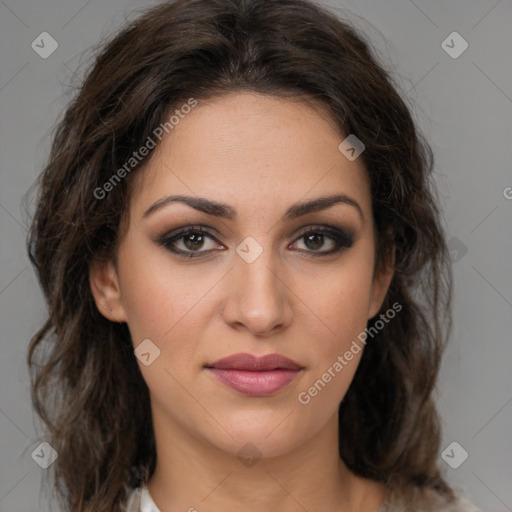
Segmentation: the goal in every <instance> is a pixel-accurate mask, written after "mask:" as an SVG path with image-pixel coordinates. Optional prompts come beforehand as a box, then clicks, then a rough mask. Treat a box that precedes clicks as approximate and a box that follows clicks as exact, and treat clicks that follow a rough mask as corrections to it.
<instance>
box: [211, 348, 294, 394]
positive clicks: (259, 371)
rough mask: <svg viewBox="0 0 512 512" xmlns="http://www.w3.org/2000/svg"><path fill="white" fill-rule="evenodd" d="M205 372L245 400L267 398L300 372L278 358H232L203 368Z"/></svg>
mask: <svg viewBox="0 0 512 512" xmlns="http://www.w3.org/2000/svg"><path fill="white" fill-rule="evenodd" d="M205 369H206V370H208V371H209V372H210V373H211V374H212V375H214V376H215V377H216V378H217V379H219V380H220V381H221V382H222V383H223V384H225V385H227V386H228V387H230V388H232V389H234V390H236V391H239V392H241V393H243V394H245V395H249V396H268V395H271V394H273V393H276V392H277V391H279V390H280V389H282V388H283V387H284V386H286V385H287V384H289V383H290V382H291V381H292V380H294V379H295V378H296V377H297V375H298V374H299V372H301V370H303V369H304V368H303V367H302V366H301V365H299V364H298V363H296V362H295V361H293V360H291V359H289V358H287V357H284V356H281V355H279V354H268V355H266V356H263V357H256V356H253V355H252V354H233V355H231V356H228V357H225V358H223V359H219V360H218V361H215V362H214V363H211V364H208V365H205Z"/></svg>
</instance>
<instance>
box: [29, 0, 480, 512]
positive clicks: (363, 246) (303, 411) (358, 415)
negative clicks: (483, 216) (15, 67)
mask: <svg viewBox="0 0 512 512" xmlns="http://www.w3.org/2000/svg"><path fill="white" fill-rule="evenodd" d="M432 161H433V159H432V154H431V150H430V148H429V146H428V144H427V143H426V142H425V141H424V140H423V139H422V137H421V135H420V134H419V133H418V132H417V129H416V127H415V125H414V123H413V120H412V117H411V114H410V112H409V110H408V108H407V106H406V105H405V103H404V101H403V100H402V99H401V98H400V96H399V94H398V93H397V91H396V88H395V87H394V86H393V84H392V81H391V79H390V77H389V76H388V75H387V74H386V72H385V71H384V70H383V68H382V67H381V66H380V65H379V63H378V62H377V60H376V58H375V57H374V56H373V53H372V51H371V50H370V48H369V46H368V44H367V43H366V42H365V41H364V39H363V36H361V35H360V34H358V33H357V32H356V31H355V30H354V29H353V28H351V26H350V25H349V24H347V23H346V22H342V21H340V20H338V19H337V18H336V17H334V16H333V15H331V14H330V13H328V12H327V11H326V10H323V9H321V8H319V7H318V6H316V5H315V4H312V3H309V2H307V1H305V0H285V1H281V0H279V1H278V0H271V1H268V0H266V1H259V0H256V1H254V0H251V1H246V0H214V1H212V0H177V1H174V2H166V3H163V4H161V5H159V6H157V7H154V8H152V9H151V10H149V11H148V12H147V13H145V14H144V15H143V16H141V17H140V18H139V19H137V20H135V21H134V22H132V23H131V24H130V25H129V26H127V27H125V28H123V29H122V31H121V32H120V33H119V34H118V35H117V36H116V37H115V38H114V39H113V40H112V41H111V42H109V43H108V44H107V45H106V46H105V47H104V48H103V49H102V51H101V52H100V53H99V55H98V57H97V59H96V61H95V63H94V65H93V67H92V69H91V71H90V72H89V73H88V75H87V77H86V79H85V81H84V83H83V85H82V87H81V88H80V90H79V92H78V94H77V96H76V98H75V100H74V101H73V102H72V104H71V105H70V106H69V107H68V109H67V111H66V113H65V116H64V118H63V119H62V121H61V122H60V124H59V126H58V129H57V131H56V134H55V137H54V142H53V146H52V151H51V155H50V158H49V162H48V164H47V166H46V168H45V169H44V172H43V174H42V175H41V178H40V188H39V197H38V207H37V211H36V214H35V217H34V221H33V225H32V228H31V232H30V236H29V240H28V250H29V254H30V258H31V261H32V262H33V264H34V266H35V268H36V270H37V273H38V277H39V280H40V282H41V286H42V289H43V291H44V294H45V297H46V300H47V302H48V306H49V316H48V319H47V321H46V322H45V324H44V325H43V327H42V328H41V329H40V330H39V331H38V332H37V333H36V334H35V336H34V337H33V339H32V340H31V344H30V348H29V353H28V364H29V367H30V369H31V375H32V394H33V401H34V406H35V408H36V411H37V412H38V414H39V415H40V416H41V417H42V419H43V420H44V422H45V424H46V426H47V432H46V433H45V436H44V437H43V439H44V440H46V441H48V442H49V443H50V444H51V445H52V447H53V448H54V449H55V450H56V452H57V453H58V458H57V459H56V461H55V462H54V464H53V465H52V466H51V467H52V469H53V470H54V476H55V481H56V489H57V491H58V494H59V495H60V496H62V498H63V503H64V506H65V509H66V510H72V511H93V510H94V511H113V510H129V511H139V510H140V511H142V512H148V511H158V510H160V511H161V512H168V511H173V510H189V511H193V510H198V511H201V510H210V511H219V510H223V511H225V510H234V509H235V507H236V509H237V510H238V509H239V508H240V506H243V508H244V509H245V510H249V511H254V512H256V511H267V510H279V511H281V512H288V511H295V510H309V511H313V510H324V511H326V510H329V511H331V510H332V511H335V510H336V511H344V512H348V511H356V510H357V511H366V512H374V511H377V510H378V511H379V512H382V511H384V510H388V511H395V510H396V511H397V510H405V509H407V510H421V511H424V510H425V511H426V510H436V511H440V510H441V511H445V510H446V511H448V510H450V511H473V510H476V508H475V507H474V506H473V505H472V504H471V503H470V502H469V501H468V499H467V498H466V497H465V496H464V495H463V492H462V490H460V489H452V488H451V487H450V485H449V484H448V483H447V482H446V481H445V479H444V478H443V476H442V474H441V471H440V468H439V467H438V460H439V452H440V428H439V420H438V416H437V413H436V409H435V403H434V400H433V397H432V390H433V388H434V385H435V382H436V377H437V374H438V369H439V364H440V360H441V355H442V352H443V349H444V346H445V343H446V341H447V339H448V335H449V332H450V326H451V323H450V321H451V319H450V304H451V286H452V280H451V279H452V277H451V270H450V261H449V258H448V252H447V249H446V243H445V237H444V233H443V230H442V227H441V223H440V214H439V211H438V206H437V202H436V197H435V189H434V186H433V183H432V180H431V171H432ZM45 349H46V350H45ZM38 355H39V357H38Z"/></svg>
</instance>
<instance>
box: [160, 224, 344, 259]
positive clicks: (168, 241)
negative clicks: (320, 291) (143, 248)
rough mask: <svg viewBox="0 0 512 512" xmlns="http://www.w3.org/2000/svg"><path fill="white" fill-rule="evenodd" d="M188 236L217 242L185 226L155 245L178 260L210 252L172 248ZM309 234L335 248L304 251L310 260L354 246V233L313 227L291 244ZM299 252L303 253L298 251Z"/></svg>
mask: <svg viewBox="0 0 512 512" xmlns="http://www.w3.org/2000/svg"><path fill="white" fill-rule="evenodd" d="M190 234H199V235H206V236H207V237H208V238H211V239H213V240H214V241H215V242H217V243H220V242H218V240H217V239H216V238H215V237H214V236H213V235H212V234H211V233H210V232H208V231H207V230H204V229H203V227H202V226H187V227H186V228H183V229H180V230H179V231H178V232H174V233H169V234H166V235H164V236H162V237H160V238H159V239H158V240H157V243H158V244H159V245H161V246H163V247H165V248H166V249H167V250H168V251H170V252H171V253H173V254H176V255H177V256H178V257H180V258H186V259H190V258H197V257H202V256H201V255H202V254H203V255H204V254H205V253H206V254H208V253H210V252H212V251H210V250H208V251H199V250H198V251H182V250H181V249H175V248H172V245H173V244H174V243H175V242H176V241H178V240H180V239H182V238H184V237H185V235H190ZM310 234H316V235H318V234H320V235H327V236H328V237H329V238H331V239H332V240H333V241H334V243H335V247H334V248H333V249H331V250H330V251H327V252H325V251H324V252H318V251H313V250H309V251H305V252H307V253H310V255H309V256H308V257H311V258H318V257H322V256H330V255H332V254H335V253H338V252H341V250H342V249H349V248H350V247H352V245H353V244H354V233H353V232H351V231H350V232H344V231H341V230H339V229H337V228H334V227H328V226H313V227H309V228H308V229H305V230H303V231H302V232H301V233H300V234H299V235H298V236H297V237H296V238H295V240H294V241H293V242H292V244H295V243H296V242H297V241H299V240H300V239H301V238H304V237H306V236H307V235H310ZM300 251H303V250H302V249H300Z"/></svg>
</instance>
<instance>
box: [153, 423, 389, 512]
mask: <svg viewBox="0 0 512 512" xmlns="http://www.w3.org/2000/svg"><path fill="white" fill-rule="evenodd" d="M162 419H163V417H162V416H160V415H159V414H154V422H153V424H154V429H155V440H156V446H157V454H158V457H157V464H156V468H155V471H154V473H153V475H152V477H151V478H150V480H149V482H148V490H149V492H150V494H151V496H152V498H153V500H154V501H155V504H156V505H157V507H158V508H159V509H160V511H161V512H171V511H175V510H190V511H191V512H193V511H194V510H197V511H198V512H201V510H205V509H208V511H211V512H221V511H222V512H226V511H230V510H233V511H235V510H237V511H238V510H240V508H241V507H242V508H243V509H244V510H245V511H247V512H261V511H263V510H265V511H266V510H279V511H280V512H296V511H297V510H300V509H303V510H320V509H321V510H323V511H325V512H329V511H333V512H334V511H336V512H351V511H355V510H357V511H359V512H375V510H377V508H378V507H379V505H380V504H381V503H382V502H383V501H384V500H385V498H386V495H387V492H386V489H385V487H384V486H383V485H382V484H380V483H377V482H375V481H372V480H368V479H364V478H361V477H358V476H356V475H355V474H354V473H352V472H351V471H350V470H349V469H348V468H347V466H346V465H345V464H344V462H343V461H342V460H341V458H340V457H339V455H338V449H337V447H338V421H337V420H338V418H337V415H336V416H333V417H332V418H331V420H329V421H328V422H327V423H326V424H325V426H324V427H323V428H322V429H321V430H320V431H318V432H317V434H316V435H315V436H313V437H312V438H311V439H309V440H308V441H307V442H305V443H303V444H302V445H300V446H298V447H296V448H295V449H294V450H292V451H290V452H287V453H286V454H283V455H279V456H275V457H270V458H266V457H264V458H258V456H257V454H256V453H254V456H252V454H251V450H254V448H253V449H251V448H249V446H250V445H248V446H247V448H246V452H247V454H248V457H246V458H243V457H237V456H234V455H233V454H231V453H227V452H225V451H223V450H220V449H219V448H217V447H215V446H213V445H212V444H211V443H209V442H208V441H207V440H201V439H197V438H192V437H191V436H190V434H188V433H187V432H186V431H185V430H183V429H179V428H169V421H168V418H167V421H165V422H164V421H160V420H162ZM334 447H336V448H335V449H333V448H334ZM251 456H252V458H251Z"/></svg>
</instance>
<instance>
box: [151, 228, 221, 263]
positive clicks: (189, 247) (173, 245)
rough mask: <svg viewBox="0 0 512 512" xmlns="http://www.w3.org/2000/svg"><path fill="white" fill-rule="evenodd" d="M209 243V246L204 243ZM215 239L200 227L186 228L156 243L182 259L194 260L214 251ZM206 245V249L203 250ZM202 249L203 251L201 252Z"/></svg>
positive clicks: (165, 236)
mask: <svg viewBox="0 0 512 512" xmlns="http://www.w3.org/2000/svg"><path fill="white" fill-rule="evenodd" d="M208 241H209V242H210V246H208V244H207V243H206V242H208ZM212 241H213V242H216V241H217V239H216V238H215V237H214V236H213V235H211V234H210V233H209V232H208V231H204V230H203V229H202V228H201V227H188V228H185V229H182V230H180V231H179V232H177V233H176V232H175V233H174V234H171V235H164V236H163V237H161V238H160V239H159V240H158V241H157V243H158V244H160V245H162V246H163V247H165V248H166V249H167V250H168V251H170V252H172V253H173V254H176V255H178V256H180V257H183V258H194V257H197V256H201V254H203V255H204V253H207V252H211V251H212V250H214V247H215V244H212V243H211V242H212ZM205 245H206V249H205ZM201 249H203V250H201Z"/></svg>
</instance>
